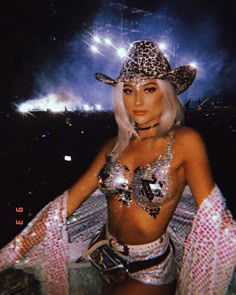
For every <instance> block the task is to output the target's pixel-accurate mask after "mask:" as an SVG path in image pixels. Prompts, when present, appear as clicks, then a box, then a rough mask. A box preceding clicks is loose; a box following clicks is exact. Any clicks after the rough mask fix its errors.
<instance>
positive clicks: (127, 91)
mask: <svg viewBox="0 0 236 295" xmlns="http://www.w3.org/2000/svg"><path fill="white" fill-rule="evenodd" d="M123 92H124V93H125V94H130V93H131V92H132V90H131V89H130V88H124V89H123Z"/></svg>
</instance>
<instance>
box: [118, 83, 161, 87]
mask: <svg viewBox="0 0 236 295" xmlns="http://www.w3.org/2000/svg"><path fill="white" fill-rule="evenodd" d="M149 85H155V86H159V85H158V84H157V83H156V82H148V83H146V84H143V85H141V86H143V87H146V86H149ZM134 86H135V85H132V84H124V87H134Z"/></svg>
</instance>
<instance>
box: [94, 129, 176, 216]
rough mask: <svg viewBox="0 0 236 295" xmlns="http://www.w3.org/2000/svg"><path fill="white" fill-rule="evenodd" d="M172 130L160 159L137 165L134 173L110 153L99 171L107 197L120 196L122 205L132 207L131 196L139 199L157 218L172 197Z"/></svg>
mask: <svg viewBox="0 0 236 295" xmlns="http://www.w3.org/2000/svg"><path fill="white" fill-rule="evenodd" d="M174 134H175V132H174V131H172V132H171V133H170V135H169V142H168V144H167V147H166V151H165V152H164V154H162V155H160V156H159V158H158V159H154V160H153V161H151V162H149V163H147V164H145V165H143V166H140V167H137V168H136V169H135V170H134V172H132V171H131V170H130V169H129V167H127V166H126V165H124V164H122V163H121V162H120V161H119V160H113V159H112V153H110V154H108V155H107V156H106V163H105V164H104V166H103V168H102V169H101V171H100V172H99V174H98V186H99V189H100V190H101V191H102V192H103V193H104V194H105V195H106V196H107V197H113V198H116V199H117V200H118V201H120V202H121V204H123V205H126V206H130V202H132V198H131V195H133V196H134V198H135V200H136V202H137V203H138V204H139V205H140V206H141V207H142V208H143V209H144V210H146V211H147V212H148V214H149V215H151V216H153V217H154V218H156V216H157V215H158V214H159V212H160V207H161V206H162V205H164V204H165V203H166V202H167V201H168V200H169V199H170V197H171V193H170V191H171V179H170V176H169V168H170V162H171V160H172V158H173V154H172V146H173V142H174Z"/></svg>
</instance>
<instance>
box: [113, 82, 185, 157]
mask: <svg viewBox="0 0 236 295" xmlns="http://www.w3.org/2000/svg"><path fill="white" fill-rule="evenodd" d="M157 83H158V85H159V87H160V90H161V92H162V94H163V109H162V114H161V118H160V121H159V128H158V131H157V134H156V137H164V136H166V135H167V134H168V132H169V131H170V129H171V128H173V127H175V126H180V125H182V124H183V121H184V106H183V104H182V103H181V101H180V99H179V97H178V96H177V94H176V92H175V90H174V87H173V85H172V84H171V83H170V82H168V81H166V80H160V79H157ZM123 85H124V83H123V82H119V83H117V84H116V86H115V87H114V90H113V110H114V114H115V119H116V122H117V125H118V137H117V142H116V145H115V147H114V149H113V157H114V158H117V157H118V156H119V155H121V153H122V152H123V151H124V149H125V148H126V147H127V146H128V144H129V140H130V138H131V137H132V136H135V137H137V138H139V135H138V133H137V132H136V130H135V125H134V122H132V121H131V119H130V118H129V116H128V114H127V112H126V109H125V105H124V100H123Z"/></svg>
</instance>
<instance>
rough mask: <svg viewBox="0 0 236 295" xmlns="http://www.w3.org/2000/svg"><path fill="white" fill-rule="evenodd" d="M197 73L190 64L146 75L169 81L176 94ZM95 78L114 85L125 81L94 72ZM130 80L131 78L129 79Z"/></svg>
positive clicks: (190, 82)
mask: <svg viewBox="0 0 236 295" xmlns="http://www.w3.org/2000/svg"><path fill="white" fill-rule="evenodd" d="M196 74H197V70H196V68H194V67H192V66H190V65H184V66H180V67H178V68H176V69H174V70H171V71H169V72H167V73H165V74H159V75H157V76H147V77H146V78H147V79H161V80H167V81H169V82H170V83H171V84H172V85H173V86H174V88H175V91H176V94H181V93H182V92H184V91H185V90H186V89H188V87H189V86H190V85H191V84H192V83H193V81H194V79H195V77H196ZM95 78H96V79H97V80H98V81H100V82H103V83H105V84H108V85H111V86H115V85H116V84H117V83H118V82H127V81H122V80H121V79H119V78H117V79H112V78H111V77H109V76H107V75H105V74H102V73H96V74H95ZM130 81H132V80H130Z"/></svg>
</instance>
